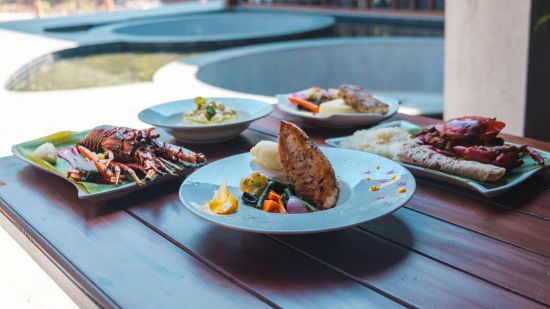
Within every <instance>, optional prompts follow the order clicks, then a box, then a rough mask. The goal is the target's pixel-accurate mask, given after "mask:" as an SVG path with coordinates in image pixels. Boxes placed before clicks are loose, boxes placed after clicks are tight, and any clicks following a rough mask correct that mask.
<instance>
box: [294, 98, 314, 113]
mask: <svg viewBox="0 0 550 309" xmlns="http://www.w3.org/2000/svg"><path fill="white" fill-rule="evenodd" d="M288 100H289V101H290V102H292V103H294V104H297V105H298V106H301V107H303V108H305V109H307V110H308V111H310V112H312V113H318V112H319V105H315V104H314V103H311V102H309V101H306V100H303V99H299V98H296V97H288Z"/></svg>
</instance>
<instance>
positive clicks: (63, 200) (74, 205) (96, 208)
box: [17, 166, 124, 225]
mask: <svg viewBox="0 0 550 309" xmlns="http://www.w3.org/2000/svg"><path fill="white" fill-rule="evenodd" d="M17 177H18V179H19V181H21V182H22V183H24V184H25V185H26V186H28V187H30V188H33V190H34V191H35V192H37V193H39V194H40V195H42V196H43V197H45V198H47V199H48V200H49V201H51V202H52V203H55V204H56V205H59V207H63V208H66V209H68V210H69V211H71V212H72V213H73V214H75V215H77V216H79V217H82V218H83V219H84V220H85V221H86V224H87V225H95V224H99V223H101V222H103V221H104V220H105V219H108V217H109V216H111V215H113V214H115V213H117V212H119V211H121V210H123V209H124V208H123V207H121V206H123V205H119V204H117V203H110V202H94V201H88V200H82V199H79V198H78V192H77V190H76V188H75V187H74V186H73V185H72V184H71V183H69V182H68V181H66V180H64V179H62V178H61V177H59V176H55V175H52V174H49V173H47V172H44V171H41V170H38V169H36V168H34V167H31V166H27V167H25V168H23V170H21V172H19V174H18V176H17Z"/></svg>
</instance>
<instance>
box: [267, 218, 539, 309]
mask: <svg viewBox="0 0 550 309" xmlns="http://www.w3.org/2000/svg"><path fill="white" fill-rule="evenodd" d="M396 220H397V219H396ZM401 228H402V229H404V230H406V229H408V223H402V227H401ZM404 233H407V232H404ZM273 237H274V238H276V239H279V240H280V241H281V242H283V243H285V244H287V245H289V246H292V247H293V248H296V249H297V250H299V251H300V252H304V253H306V254H308V255H309V256H312V257H315V258H316V259H317V260H319V261H322V262H324V263H326V264H328V265H331V266H333V267H337V268H338V269H341V270H342V271H343V272H345V273H347V274H349V275H350V276H353V277H355V278H358V279H359V280H362V281H365V282H368V283H369V284H372V285H373V286H376V287H377V288H379V289H381V290H385V291H391V292H392V294H393V295H395V296H397V297H399V298H400V299H403V300H404V301H406V302H407V303H410V304H412V305H413V306H416V307H420V308H428V307H430V308H443V307H447V306H451V307H456V308H474V307H479V308H487V307H493V306H494V307H507V306H509V307H512V308H527V307H529V308H537V307H541V308H542V307H543V305H541V304H540V303H538V302H535V301H532V300H529V299H527V298H525V297H523V296H520V295H518V294H515V293H511V292H509V291H506V290H504V289H502V288H500V287H498V286H495V285H493V284H491V283H489V282H487V281H485V280H480V279H479V278H477V277H474V276H471V275H469V274H466V273H464V272H462V271H460V270H457V269H455V268H452V267H449V266H447V265H444V264H442V263H440V262H438V261H436V260H434V259H431V258H429V257H426V256H423V255H421V254H418V253H416V252H411V251H410V250H408V249H406V248H403V247H401V246H397V245H395V244H393V243H391V242H388V241H386V240H384V239H382V238H379V237H376V236H373V235H371V234H368V233H363V232H361V231H359V230H357V229H348V230H343V231H338V232H331V233H323V234H315V235H293V236H273ZM406 237H407V236H406ZM404 241H410V242H411V245H412V244H413V242H414V239H412V238H410V237H409V238H406V239H405V240H404Z"/></svg>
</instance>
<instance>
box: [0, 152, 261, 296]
mask: <svg viewBox="0 0 550 309" xmlns="http://www.w3.org/2000/svg"><path fill="white" fill-rule="evenodd" d="M0 170H1V171H2V180H3V181H4V182H5V183H6V185H5V186H3V187H1V188H0V197H1V203H0V204H2V205H1V206H2V207H1V208H2V212H3V214H4V215H7V216H9V217H10V219H11V220H13V221H14V223H16V224H17V225H18V227H19V228H22V229H23V231H22V232H23V233H25V234H27V235H29V237H32V238H33V241H35V242H36V244H37V245H38V246H40V247H42V248H43V251H44V252H45V253H46V254H47V255H49V256H50V258H52V259H54V260H55V261H56V263H57V264H58V265H59V266H60V267H62V268H63V269H65V270H66V272H67V275H68V276H71V277H73V278H74V280H73V281H75V282H78V284H79V285H80V288H82V289H85V290H87V291H88V295H90V297H93V298H95V299H94V301H95V302H96V303H97V304H99V305H100V306H106V307H113V306H121V307H143V306H147V307H156V306H159V307H180V306H181V304H187V305H189V306H191V307H202V306H213V305H215V306H233V307H237V306H258V307H267V306H268V304H266V303H265V302H263V301H261V300H260V299H258V298H257V297H256V296H254V295H252V294H250V293H248V292H247V291H245V290H244V289H242V288H241V287H239V286H238V285H236V284H235V283H234V282H232V281H230V280H228V279H227V278H225V277H224V276H222V275H220V274H219V273H218V272H216V271H214V270H212V269H211V268H209V267H207V266H206V265H205V264H203V263H202V262H200V261H198V260H197V259H195V258H194V257H192V256H190V255H189V254H187V253H186V252H184V251H182V250H181V249H180V248H178V247H177V246H174V245H173V244H172V243H170V242H169V241H167V240H166V239H164V238H163V237H161V236H160V235H158V234H157V233H154V232H152V231H151V230H150V229H149V228H147V227H146V226H144V225H143V224H142V223H140V222H139V221H138V220H136V219H135V218H133V217H131V216H129V215H128V214H127V213H125V212H124V211H120V209H119V208H117V207H108V206H103V205H97V204H92V203H90V202H86V201H82V200H78V199H77V197H76V190H75V189H74V188H73V187H72V186H71V185H70V184H69V183H67V182H65V181H64V180H62V179H60V178H57V177H55V176H52V175H49V174H46V173H44V172H42V171H38V170H36V169H34V168H32V167H30V166H27V165H26V164H24V163H23V162H21V161H19V160H18V159H16V158H13V157H8V158H2V159H0ZM151 189H152V188H151ZM234 295H239V297H234Z"/></svg>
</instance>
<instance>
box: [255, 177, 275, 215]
mask: <svg viewBox="0 0 550 309" xmlns="http://www.w3.org/2000/svg"><path fill="white" fill-rule="evenodd" d="M274 186H275V182H274V181H273V180H271V179H270V180H269V181H268V182H267V186H266V187H265V188H264V191H263V192H262V193H261V194H260V196H259V197H258V203H257V204H256V208H262V206H263V204H264V201H265V200H266V199H267V195H268V194H269V191H271V189H272V188H273V187H274Z"/></svg>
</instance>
